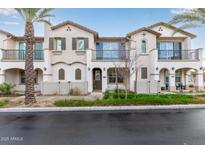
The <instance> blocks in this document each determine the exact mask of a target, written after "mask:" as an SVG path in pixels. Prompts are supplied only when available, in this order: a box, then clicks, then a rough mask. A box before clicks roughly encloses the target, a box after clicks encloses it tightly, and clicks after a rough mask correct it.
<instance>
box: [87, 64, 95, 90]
mask: <svg viewBox="0 0 205 154" xmlns="http://www.w3.org/2000/svg"><path fill="white" fill-rule="evenodd" d="M86 69H87V70H86V75H87V86H88V93H91V92H92V91H93V81H92V80H93V79H92V73H93V71H92V68H91V67H90V66H87V68H86Z"/></svg>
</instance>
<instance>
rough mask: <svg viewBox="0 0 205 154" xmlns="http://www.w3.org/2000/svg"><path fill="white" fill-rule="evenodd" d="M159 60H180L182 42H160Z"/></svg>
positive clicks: (158, 46)
mask: <svg viewBox="0 0 205 154" xmlns="http://www.w3.org/2000/svg"><path fill="white" fill-rule="evenodd" d="M157 48H158V50H159V54H158V55H159V59H180V58H181V56H182V53H181V50H182V45H181V42H158V43H157Z"/></svg>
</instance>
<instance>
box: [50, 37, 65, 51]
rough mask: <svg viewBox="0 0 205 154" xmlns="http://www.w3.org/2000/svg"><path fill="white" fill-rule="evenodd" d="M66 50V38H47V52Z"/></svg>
mask: <svg viewBox="0 0 205 154" xmlns="http://www.w3.org/2000/svg"><path fill="white" fill-rule="evenodd" d="M65 49H66V38H64V37H58V38H49V50H57V51H61V50H65Z"/></svg>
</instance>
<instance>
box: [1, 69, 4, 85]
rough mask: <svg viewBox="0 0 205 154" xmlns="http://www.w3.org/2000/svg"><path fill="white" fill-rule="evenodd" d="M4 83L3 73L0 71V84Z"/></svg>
mask: <svg viewBox="0 0 205 154" xmlns="http://www.w3.org/2000/svg"><path fill="white" fill-rule="evenodd" d="M4 82H5V71H0V84H2V83H4Z"/></svg>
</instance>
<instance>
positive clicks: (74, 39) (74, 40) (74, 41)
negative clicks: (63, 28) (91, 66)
mask: <svg viewBox="0 0 205 154" xmlns="http://www.w3.org/2000/svg"><path fill="white" fill-rule="evenodd" d="M76 41H77V39H76V38H72V50H76Z"/></svg>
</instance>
